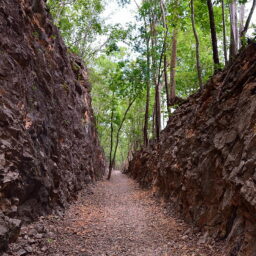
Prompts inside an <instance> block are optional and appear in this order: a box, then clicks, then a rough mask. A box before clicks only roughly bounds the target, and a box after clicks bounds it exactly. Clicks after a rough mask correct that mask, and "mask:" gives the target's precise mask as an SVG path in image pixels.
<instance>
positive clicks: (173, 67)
mask: <svg viewBox="0 0 256 256" xmlns="http://www.w3.org/2000/svg"><path fill="white" fill-rule="evenodd" d="M177 34H178V32H177V29H176V28H174V29H173V34H172V54H171V63H170V68H171V70H170V71H171V72H170V103H171V105H173V104H172V102H174V101H175V98H176V80H175V76H176V64H177Z"/></svg>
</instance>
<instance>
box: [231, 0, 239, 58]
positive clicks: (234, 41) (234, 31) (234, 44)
mask: <svg viewBox="0 0 256 256" xmlns="http://www.w3.org/2000/svg"><path fill="white" fill-rule="evenodd" d="M230 30H231V31H230V59H231V60H232V59H233V58H234V56H235V55H236V54H237V53H238V28H237V3H236V0H233V1H232V2H231V4H230Z"/></svg>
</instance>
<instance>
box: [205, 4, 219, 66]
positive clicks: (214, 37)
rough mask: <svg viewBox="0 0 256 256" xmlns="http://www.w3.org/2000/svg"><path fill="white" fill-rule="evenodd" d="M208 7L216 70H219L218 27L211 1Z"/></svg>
mask: <svg viewBox="0 0 256 256" xmlns="http://www.w3.org/2000/svg"><path fill="white" fill-rule="evenodd" d="M207 6H208V12H209V19H210V29H211V38H212V52H213V62H214V69H215V70H217V69H219V65H220V59H219V52H218V40H217V33H216V26H215V18H214V11H213V5H212V1H211V0H207Z"/></svg>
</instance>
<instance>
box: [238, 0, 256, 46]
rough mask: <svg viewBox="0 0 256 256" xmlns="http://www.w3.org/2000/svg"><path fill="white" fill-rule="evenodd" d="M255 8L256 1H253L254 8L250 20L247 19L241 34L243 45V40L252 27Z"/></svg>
mask: <svg viewBox="0 0 256 256" xmlns="http://www.w3.org/2000/svg"><path fill="white" fill-rule="evenodd" d="M255 7H256V0H253V2H252V7H251V10H250V13H249V16H248V18H247V20H246V22H245V26H244V29H243V30H242V31H241V33H240V38H241V40H242V43H243V38H244V37H245V35H246V33H247V31H248V29H249V26H250V23H251V19H252V16H253V13H254V10H255Z"/></svg>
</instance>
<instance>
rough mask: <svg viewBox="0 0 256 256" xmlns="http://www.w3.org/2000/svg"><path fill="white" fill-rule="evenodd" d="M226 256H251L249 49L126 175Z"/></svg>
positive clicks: (254, 230) (255, 146)
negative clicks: (218, 243)
mask: <svg viewBox="0 0 256 256" xmlns="http://www.w3.org/2000/svg"><path fill="white" fill-rule="evenodd" d="M126 172H127V173H129V174H130V175H131V176H132V177H134V178H135V179H137V180H138V181H139V182H140V183H141V184H142V185H144V186H151V187H152V188H153V189H154V191H155V192H156V193H158V194H160V195H163V196H165V198H166V199H167V200H169V201H171V202H173V204H174V205H175V206H176V207H177V209H178V210H179V212H180V213H181V214H182V216H183V217H184V218H185V219H186V220H187V221H188V222H190V223H194V224H196V225H197V226H199V227H200V228H201V230H202V231H204V232H206V233H208V234H209V235H211V236H213V237H214V238H216V239H217V240H226V241H227V245H228V253H226V254H225V253H224V252H223V255H232V256H235V255H246V256H255V255H256V243H255V241H256V45H255V44H252V45H249V46H248V47H247V48H246V49H245V50H244V51H242V52H241V53H240V54H239V56H238V57H237V59H236V60H235V61H234V63H233V64H232V65H231V66H229V67H228V68H226V69H225V70H224V71H223V72H220V73H218V74H216V75H215V76H214V77H212V79H211V80H210V81H209V82H208V83H207V84H206V86H205V89H204V90H203V91H202V92H201V93H198V94H196V95H193V96H191V97H190V98H189V99H188V100H187V102H185V103H184V104H183V105H182V106H181V107H180V108H179V109H178V110H177V111H176V112H175V113H174V114H173V115H172V116H171V118H170V120H169V122H168V125H167V127H166V129H165V130H164V131H163V132H162V133H161V139H160V142H159V143H155V144H152V145H151V146H150V147H148V148H144V149H142V150H141V151H139V152H137V153H135V155H134V157H133V159H132V160H131V161H130V163H129V167H128V169H127V170H126Z"/></svg>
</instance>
